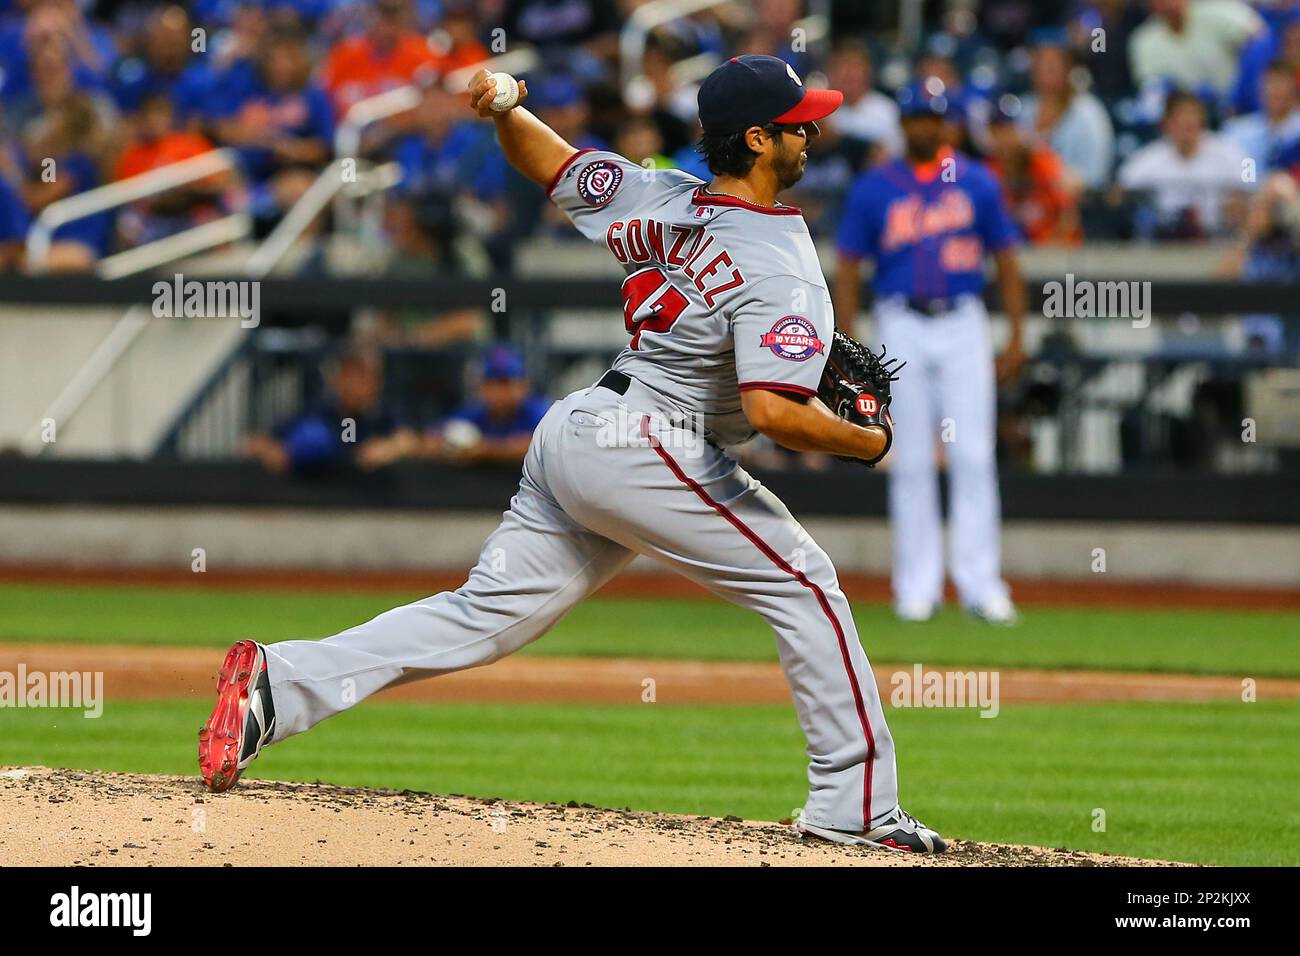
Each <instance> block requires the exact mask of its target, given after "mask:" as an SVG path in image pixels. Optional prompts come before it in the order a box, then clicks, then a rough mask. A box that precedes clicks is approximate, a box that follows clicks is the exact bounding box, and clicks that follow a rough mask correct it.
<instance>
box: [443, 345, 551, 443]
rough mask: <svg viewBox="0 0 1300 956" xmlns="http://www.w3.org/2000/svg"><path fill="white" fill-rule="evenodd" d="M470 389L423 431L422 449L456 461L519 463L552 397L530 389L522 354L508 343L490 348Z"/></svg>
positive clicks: (549, 405)
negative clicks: (465, 399)
mask: <svg viewBox="0 0 1300 956" xmlns="http://www.w3.org/2000/svg"><path fill="white" fill-rule="evenodd" d="M474 390H475V391H476V392H477V394H476V395H474V397H472V398H471V399H470V400H469V401H468V402H466V403H465V404H464V405H462V406H461V407H460V408H459V409H457V410H456V411H455V412H453V413H452V414H451V415H450V416H449V417H448V418H447V420H446V421H444V422H443V423H442V425H441V427H439V428H438V429H437V430H436V431H435V432H433V433H432V434H430V435H428V436H426V438H425V443H424V448H423V453H424V455H426V456H427V457H431V458H437V459H440V460H443V461H450V462H455V463H457V464H487V463H491V464H503V465H518V464H520V463H521V462H522V461H523V460H524V455H526V454H527V453H528V444H529V442H531V441H532V438H533V430H534V429H535V428H536V427H537V424H538V422H540V421H541V420H542V416H543V415H545V414H546V410H547V409H548V408H550V407H551V401H550V399H548V398H544V397H543V396H541V395H538V394H537V393H535V392H534V391H533V390H532V387H531V386H530V385H529V383H528V376H527V373H526V372H525V370H524V360H523V357H522V356H521V355H520V354H519V353H518V352H516V351H515V350H514V349H512V348H510V347H509V346H507V345H496V346H493V347H492V348H491V349H489V350H488V353H487V355H486V356H485V357H484V359H483V364H482V368H481V374H480V375H479V381H478V382H477V383H476V387H475V389H474Z"/></svg>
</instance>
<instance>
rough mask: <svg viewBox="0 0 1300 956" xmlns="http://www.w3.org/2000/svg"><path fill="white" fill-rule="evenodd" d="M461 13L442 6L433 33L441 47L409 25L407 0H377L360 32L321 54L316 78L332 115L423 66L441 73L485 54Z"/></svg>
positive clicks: (393, 86) (399, 82) (394, 84)
mask: <svg viewBox="0 0 1300 956" xmlns="http://www.w3.org/2000/svg"><path fill="white" fill-rule="evenodd" d="M463 19H464V12H463V11H462V10H460V9H459V8H457V9H456V11H455V15H453V13H452V11H451V10H449V11H448V20H447V22H446V23H445V24H444V26H443V28H442V30H441V31H440V33H439V35H440V37H441V38H442V40H443V42H444V43H445V44H446V47H447V48H446V49H437V48H435V47H433V46H431V45H430V42H429V40H427V39H426V38H425V37H424V36H422V35H421V34H420V33H419V32H418V31H417V30H416V29H415V27H414V22H415V21H414V17H413V15H412V11H411V5H410V3H409V0H378V2H377V3H376V4H375V6H374V8H373V9H372V10H371V12H370V17H369V21H370V22H369V28H368V29H367V30H366V32H365V33H363V34H362V35H361V36H358V37H353V38H351V39H348V40H343V41H341V42H339V43H337V44H335V46H334V48H333V49H332V50H331V51H330V53H329V56H328V57H327V58H326V60H325V66H324V68H323V70H322V72H321V82H322V83H323V84H324V86H325V89H326V90H327V91H328V92H329V95H330V99H331V101H332V102H333V104H334V112H335V115H336V116H338V117H340V118H341V117H343V116H345V115H346V114H347V111H348V110H349V109H350V108H351V107H352V105H353V104H354V103H357V102H359V101H360V100H364V99H366V98H368V97H371V96H375V95H376V94H378V93H384V92H386V91H388V90H392V89H396V88H397V87H399V86H406V85H408V84H410V83H412V82H414V81H415V80H416V79H417V78H418V77H419V75H420V74H422V73H424V72H425V71H428V72H430V73H443V72H446V71H447V70H449V69H455V68H456V67H459V66H464V65H466V64H469V63H476V62H478V61H479V60H483V59H486V58H487V55H488V54H487V50H485V49H484V48H483V46H482V45H481V44H480V43H479V42H478V40H477V38H476V37H475V36H474V32H473V29H472V28H471V29H468V30H467V29H465V27H464V23H463Z"/></svg>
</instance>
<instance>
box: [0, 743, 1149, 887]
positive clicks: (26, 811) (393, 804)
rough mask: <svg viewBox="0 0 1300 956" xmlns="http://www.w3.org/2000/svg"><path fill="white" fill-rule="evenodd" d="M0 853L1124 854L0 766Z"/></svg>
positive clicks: (18, 856) (199, 858)
mask: <svg viewBox="0 0 1300 956" xmlns="http://www.w3.org/2000/svg"><path fill="white" fill-rule="evenodd" d="M0 860H3V861H4V862H5V863H7V864H10V865H48V866H68V865H82V866H150V865H153V866H223V865H226V866H228V865H236V866H239V865H266V866H303V865H318V866H320V865H324V866H379V865H390V866H428V865H459V866H604V865H610V866H832V865H833V866H916V865H922V866H1132V865H1161V864H1159V863H1158V861H1153V860H1137V859H1132V858H1128V857H1104V856H1098V855H1097V854H1091V853H1079V852H1075V851H1072V850H1049V849H1042V848H1039V847H1025V846H1005V845H1001V844H990V843H970V842H966V841H962V840H957V841H954V842H953V843H952V844H951V846H950V848H949V851H948V852H947V853H945V854H942V855H941V856H937V857H924V856H912V855H911V854H907V853H893V852H889V851H886V850H876V849H871V848H869V847H846V846H837V845H832V844H827V843H822V842H819V841H816V842H815V841H805V840H800V839H799V838H798V837H796V836H795V835H794V834H793V833H792V832H791V831H790V829H789V827H788V826H784V825H782V824H779V823H757V822H752V821H744V820H737V819H734V818H727V819H718V818H716V817H691V816H680V815H673V814H661V813H634V812H631V811H626V810H600V809H596V808H594V807H585V806H576V805H574V804H569V805H567V806H559V805H556V804H537V803H521V802H513V801H509V802H508V801H503V800H478V799H472V798H468V797H441V796H434V795H432V794H427V793H413V792H411V791H403V792H394V791H387V790H362V789H357V788H352V787H334V786H327V785H323V784H301V783H275V782H270V781H261V780H244V781H242V782H240V784H239V785H238V786H236V787H235V789H233V790H231V791H230V792H229V793H224V794H215V795H214V794H211V793H208V792H207V791H205V790H204V789H203V786H202V783H201V782H200V781H199V779H198V778H197V777H164V776H145V775H142V774H121V773H100V772H90V771H82V770H50V769H48V768H44V767H11V768H0Z"/></svg>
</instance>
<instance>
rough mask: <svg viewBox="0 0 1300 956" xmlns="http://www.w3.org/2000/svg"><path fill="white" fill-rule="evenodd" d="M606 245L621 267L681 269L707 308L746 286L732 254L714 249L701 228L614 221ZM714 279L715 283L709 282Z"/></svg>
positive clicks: (606, 234) (657, 222)
mask: <svg viewBox="0 0 1300 956" xmlns="http://www.w3.org/2000/svg"><path fill="white" fill-rule="evenodd" d="M605 244H606V245H607V246H609V251H610V252H611V253H613V254H614V258H615V259H617V260H618V261H619V262H621V263H623V264H624V265H628V264H630V263H640V262H657V263H659V264H660V265H661V266H665V267H666V268H670V269H681V270H682V272H683V273H685V274H686V276H687V277H688V278H690V279H691V280H693V281H694V283H695V288H697V289H699V290H700V293H701V294H702V295H703V296H704V304H705V305H707V306H708V307H709V308H712V307H713V304H714V302H715V301H716V300H717V297H718V296H720V295H721V294H722V293H724V292H727V291H729V290H731V289H735V288H738V287H739V286H742V285H744V284H745V277H744V276H743V275H742V274H741V272H740V269H739V268H737V267H736V264H735V263H734V262H733V261H732V259H731V254H730V253H729V252H727V250H726V249H724V248H723V247H722V246H721V245H718V246H717V247H716V248H714V237H713V236H710V235H708V234H707V233H706V231H705V229H704V227H703V226H682V225H677V224H675V223H663V222H660V221H659V220H657V219H628V220H626V221H625V220H622V219H617V220H615V221H614V222H611V223H610V224H609V229H608V230H607V231H606V232H605ZM706 256H707V261H706ZM715 276H716V277H717V279H716V281H711V280H713V279H714V277H715Z"/></svg>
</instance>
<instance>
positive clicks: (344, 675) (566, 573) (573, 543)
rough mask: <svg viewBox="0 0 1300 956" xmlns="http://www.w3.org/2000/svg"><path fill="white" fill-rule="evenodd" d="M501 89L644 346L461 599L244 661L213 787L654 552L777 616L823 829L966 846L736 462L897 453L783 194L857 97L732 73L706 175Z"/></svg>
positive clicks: (206, 756)
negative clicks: (841, 368) (591, 136)
mask: <svg viewBox="0 0 1300 956" xmlns="http://www.w3.org/2000/svg"><path fill="white" fill-rule="evenodd" d="M497 86H498V83H497V81H496V80H494V79H493V78H491V77H490V76H489V75H488V74H487V73H484V72H480V73H479V74H478V75H477V76H476V77H475V78H474V80H473V81H472V82H471V86H470V99H471V103H472V104H473V106H474V108H475V109H476V111H477V112H478V113H479V115H480V116H484V117H491V118H492V119H493V120H494V121H495V123H496V130H497V136H498V139H499V141H500V143H501V147H502V149H503V150H504V152H505V155H506V157H507V158H508V159H509V160H510V162H511V163H512V164H513V165H514V166H515V167H516V168H517V169H518V170H519V171H520V172H521V173H523V174H524V175H525V176H527V177H528V178H530V179H532V180H533V181H534V182H536V183H538V184H540V185H542V186H544V187H545V188H546V189H547V194H548V195H549V197H550V198H551V200H552V201H553V202H554V203H555V204H556V205H557V206H559V208H560V209H562V210H563V211H564V212H565V213H566V214H567V215H568V216H569V218H570V219H571V220H572V221H573V223H574V225H575V226H576V227H577V228H578V230H579V231H580V232H582V233H583V235H585V236H587V237H588V238H589V239H591V240H593V241H595V242H598V243H601V244H603V245H605V246H606V247H607V248H608V249H609V251H610V252H611V254H612V255H613V256H614V257H615V258H616V259H617V260H618V261H619V262H620V263H621V264H622V265H623V266H624V268H625V271H626V274H627V278H626V280H625V281H624V283H623V314H624V319H625V323H626V326H627V331H628V333H629V334H630V341H629V343H628V345H627V347H626V348H625V349H624V350H623V351H622V352H621V353H620V354H619V356H618V358H617V359H616V360H615V362H614V366H613V368H612V369H611V370H610V371H608V372H606V373H605V375H604V376H603V377H602V378H601V379H600V380H599V381H598V382H597V383H596V384H595V385H593V386H591V387H589V388H584V389H581V390H580V391H577V392H574V393H572V394H570V395H568V396H566V397H565V398H563V399H561V400H560V401H558V402H556V403H555V404H554V405H552V406H551V408H550V410H549V411H548V412H547V414H546V416H545V417H544V418H543V420H542V422H541V424H540V425H539V426H538V428H537V431H536V433H535V435H534V437H533V440H532V444H531V446H530V447H529V450H528V455H527V457H526V458H525V460H524V466H523V479H522V481H521V482H520V485H519V491H518V494H516V495H515V497H514V498H513V499H512V501H511V503H510V510H509V511H508V512H507V513H506V515H505V517H504V519H503V521H502V523H501V525H500V527H498V528H497V530H496V531H494V532H493V533H492V535H491V536H490V537H489V538H488V539H487V542H486V543H485V544H484V545H483V550H482V553H481V555H480V559H479V562H478V564H477V565H476V566H475V567H474V569H473V570H472V571H471V572H470V575H469V579H468V580H467V581H466V583H465V584H464V585H463V586H461V587H460V588H459V589H457V590H456V591H452V592H444V593H442V594H437V595H435V596H433V597H429V598H426V599H424V600H422V601H417V602H415V603H414V604H410V605H407V606H405V607H399V608H395V609H394V610H391V611H388V612H386V613H384V614H381V615H380V616H379V617H377V618H375V619H374V620H372V621H370V622H368V623H366V624H362V625H360V626H358V627H354V628H351V629H350V630H347V631H344V632H343V633H341V634H338V635H335V636H334V637H331V638H328V639H326V640H323V641H286V642H282V643H278V644H272V645H269V646H262V645H259V644H256V643H254V642H252V641H241V642H239V643H238V644H236V645H235V646H234V647H233V648H232V649H231V650H230V652H229V654H228V655H227V658H226V661H225V663H224V664H223V666H222V670H221V676H220V679H219V682H218V691H217V698H218V699H217V706H216V709H215V710H214V711H213V715H212V717H211V718H210V720H209V722H208V723H207V724H206V725H205V727H204V729H203V730H202V731H201V732H200V735H199V763H200V768H201V770H202V772H203V777H204V779H205V781H206V782H207V783H208V785H209V786H210V787H212V788H213V789H214V790H224V789H227V788H228V787H229V786H231V785H232V784H233V783H234V782H235V780H236V778H237V777H238V775H239V772H240V771H241V770H243V769H244V768H245V767H246V766H248V764H249V762H251V760H252V759H253V758H254V757H255V756H256V755H257V753H258V750H259V749H260V748H261V747H262V746H263V745H265V744H267V743H271V742H275V741H279V740H283V739H284V738H286V737H289V736H291V735H293V734H297V733H301V732H302V731H304V730H307V729H308V728H309V727H311V726H313V725H314V724H316V723H318V722H320V721H321V720H324V719H325V718H327V717H329V716H331V715H333V714H337V713H339V712H340V711H342V710H345V709H346V708H348V707H350V706H351V705H352V704H354V703H356V702H357V701H359V700H363V699H364V698H366V697H368V696H369V695H371V694H373V693H375V692H376V691H378V690H381V689H383V688H385V687H388V686H391V685H393V684H396V683H403V682H407V681H411V680H416V679H420V678H425V677H432V676H435V675H438V674H445V673H448V672H450V671H455V670H460V669H462V668H467V667H476V666H479V665H482V664H488V663H491V662H492V661H494V660H497V659H499V658H501V657H503V656H505V655H507V654H510V653H513V652H514V651H517V650H519V648H521V647H523V646H524V645H525V644H527V643H529V642H530V641H533V640H535V639H536V638H538V637H540V636H541V635H542V634H544V633H545V632H546V631H547V630H549V629H550V628H551V627H552V626H553V625H554V624H555V623H556V622H557V621H559V620H560V618H562V617H563V616H564V615H565V613H567V612H568V611H569V610H570V609H571V608H572V607H573V606H574V605H575V604H577V603H578V602H579V601H581V600H582V599H583V598H584V597H586V596H587V595H588V594H590V593H592V592H593V591H595V590H596V589H597V588H599V587H600V586H601V585H602V584H604V583H605V582H606V581H608V580H609V579H610V578H612V577H613V576H614V575H615V574H617V573H618V572H619V571H620V570H621V569H622V568H624V567H626V566H627V564H628V563H629V562H630V561H631V560H632V559H633V557H635V556H636V555H638V554H640V555H647V556H649V557H651V558H654V559H656V560H657V561H659V562H660V563H661V564H663V565H665V566H667V567H669V568H671V569H672V570H674V571H676V572H678V573H680V574H682V575H685V576H686V577H688V578H690V579H691V580H693V581H696V582H698V583H699V584H701V585H703V586H704V587H706V588H708V589H709V590H711V591H712V592H713V593H715V594H717V595H719V596H720V597H723V598H725V599H726V600H728V601H731V602H733V603H735V604H738V605H741V606H743V607H748V608H752V609H754V610H755V611H757V612H758V613H759V614H761V615H762V616H763V617H764V618H765V619H766V620H767V622H768V623H769V624H770V625H771V627H772V629H773V631H774V633H775V635H776V641H777V648H778V652H779V656H780V660H781V665H782V667H783V669H784V671H785V676H786V679H787V680H788V682H789V684H790V689H791V693H792V696H793V698H794V704H795V709H796V711H797V713H798V717H799V722H800V725H801V727H802V729H803V732H804V734H805V737H806V738H807V745H808V747H807V750H808V757H809V767H808V780H809V795H808V799H807V803H806V805H805V807H804V809H803V811H802V814H801V815H800V819H799V821H798V823H797V826H798V827H799V828H800V830H801V831H802V832H803V833H804V834H807V835H813V836H817V837H821V838H823V839H828V840H834V841H837V842H842V843H858V844H868V845H874V846H884V847H888V848H892V849H896V850H908V851H913V852H939V851H941V850H943V849H944V847H945V844H944V841H943V839H942V838H941V837H940V836H939V834H938V833H936V832H935V831H933V830H931V829H929V828H927V827H925V826H924V825H922V824H921V823H919V822H918V821H917V820H916V819H915V818H913V817H911V816H910V815H908V814H907V813H905V812H904V811H903V810H902V808H901V807H900V806H899V804H898V778H897V770H896V767H895V761H894V743H893V740H892V738H891V737H890V733H889V729H888V727H887V726H886V723H885V715H884V711H883V710H882V708H881V702H880V697H879V694H878V692H877V689H876V682H875V680H874V678H873V677H872V673H871V666H870V664H869V663H868V661H867V657H866V655H865V653H864V652H863V649H862V646H861V644H860V643H859V640H858V635H857V630H856V628H855V626H854V622H853V614H852V612H851V610H850V607H849V602H848V600H847V599H846V598H845V596H844V594H843V592H842V591H841V590H840V587H839V582H838V579H837V576H836V573H835V569H834V568H833V567H832V566H831V562H830V559H829V558H828V557H827V555H826V553H825V552H824V551H823V550H822V549H821V548H820V547H818V546H817V544H816V543H815V542H814V541H813V540H812V539H811V538H810V537H809V536H808V534H807V532H806V531H805V530H804V529H803V528H802V527H801V526H800V524H799V523H798V522H797V521H796V520H795V519H794V518H793V517H792V516H791V514H790V512H789V511H788V510H787V509H786V507H785V506H784V505H783V504H782V503H781V502H780V501H779V500H778V499H777V498H776V497H775V496H774V495H773V494H772V493H771V492H770V491H768V490H767V489H766V488H764V487H763V486H762V485H761V484H759V482H757V481H755V480H754V479H753V478H752V477H750V476H749V475H748V474H747V473H746V472H745V471H744V470H743V469H742V468H740V466H739V465H737V463H736V462H735V461H734V460H733V459H732V458H731V457H729V456H728V455H727V454H726V452H725V451H723V449H724V448H725V447H727V446H730V445H734V444H738V443H740V442H743V441H746V440H747V439H749V438H750V437H752V436H753V435H754V434H755V432H762V433H764V434H766V435H768V436H769V437H770V438H772V439H773V440H774V441H776V442H778V443H780V444H782V445H785V446H787V447H789V448H792V449H796V450H806V451H823V452H829V453H832V454H836V455H840V456H846V457H852V458H857V459H861V460H863V461H867V462H874V461H876V460H879V459H880V458H881V457H883V454H884V452H885V451H886V450H887V448H888V444H889V441H890V432H889V422H888V415H887V414H884V415H881V416H879V420H880V422H881V424H879V425H871V426H866V427H864V426H860V425H857V424H853V423H851V422H850V421H847V420H845V419H844V418H841V417H839V416H838V415H837V414H835V413H833V412H832V411H830V409H828V407H827V406H826V405H824V404H823V403H822V402H820V401H819V400H818V399H817V398H816V393H817V389H818V382H819V380H820V378H821V376H822V372H823V366H825V364H826V360H827V355H826V353H827V351H828V343H830V341H831V339H832V337H833V335H834V330H835V320H834V315H833V312H832V308H831V296H830V293H829V290H828V289H827V287H826V283H825V281H824V279H823V277H822V273H821V269H820V266H819V263H818V259H817V253H816V250H815V249H814V247H813V243H812V239H811V237H810V236H809V234H808V228H807V226H806V225H805V223H804V220H803V217H802V216H801V215H800V213H799V210H798V209H796V208H794V207H791V206H786V205H783V204H782V203H781V202H779V201H778V199H777V196H778V194H779V193H780V192H781V191H782V190H785V189H787V188H789V187H790V186H792V185H794V183H795V182H797V181H798V179H799V178H800V176H801V175H802V173H803V169H804V164H805V162H806V161H807V154H806V152H805V148H806V146H807V144H808V140H809V138H811V137H813V136H816V135H817V132H818V129H817V125H816V121H817V120H819V119H821V118H823V117H825V116H826V115H828V114H829V113H831V112H832V111H833V110H834V109H835V108H836V107H837V106H838V105H839V104H840V102H841V100H842V96H841V94H840V93H839V92H836V91H833V90H810V89H806V88H804V86H803V85H802V83H801V82H800V80H799V78H798V77H797V76H796V74H795V73H794V71H793V70H792V69H791V68H790V67H788V66H787V65H786V64H785V63H784V62H782V61H781V60H779V59H776V58H775V57H768V56H743V57H737V58H733V59H731V60H730V61H728V62H726V63H724V64H723V65H722V66H720V67H719V68H718V69H717V70H716V71H714V72H713V73H712V74H711V75H710V76H709V77H708V78H707V79H706V80H705V82H704V83H703V85H702V86H701V88H700V91H699V110H700V120H701V123H702V126H703V129H704V136H703V140H702V143H701V151H702V153H703V154H704V156H705V158H706V159H707V161H708V165H709V168H710V170H711V172H712V174H713V179H712V181H711V182H709V183H708V184H707V185H706V184H705V183H704V182H702V181H700V180H698V179H696V178H694V177H692V176H690V175H687V174H686V173H683V172H680V171H676V170H666V171H663V170H661V171H655V170H652V169H645V168H642V167H641V166H638V165H636V164H635V163H632V162H630V161H629V160H627V159H625V158H624V157H622V156H619V155H617V154H615V153H611V152H605V151H600V150H591V149H585V150H579V149H575V148H574V147H573V146H571V145H570V144H569V143H567V142H565V141H564V140H563V139H562V138H561V137H560V136H559V135H557V134H556V133H555V132H554V131H553V130H551V129H550V128H549V127H548V126H546V125H545V124H543V123H542V122H541V121H540V120H538V119H537V118H536V117H535V116H533V115H532V114H531V113H530V112H528V111H527V110H525V109H520V108H517V106H516V105H515V104H514V103H507V104H506V105H505V108H504V110H503V111H500V112H498V111H497V110H501V109H502V104H501V102H500V101H498V102H497V103H496V104H495V105H496V109H494V108H493V107H494V100H496V98H497V92H498V89H497ZM526 95H527V89H526V88H521V90H520V98H521V99H522V98H523V97H525V96H526ZM866 404H867V405H871V404H872V403H871V402H867V403H866ZM873 410H874V409H873ZM610 637H611V639H616V638H617V635H610Z"/></svg>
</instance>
